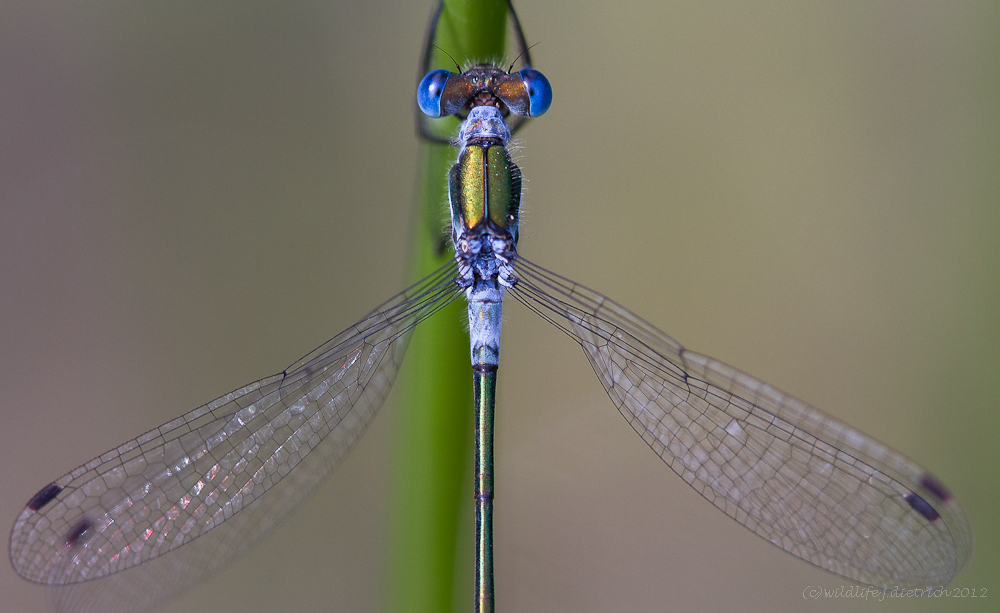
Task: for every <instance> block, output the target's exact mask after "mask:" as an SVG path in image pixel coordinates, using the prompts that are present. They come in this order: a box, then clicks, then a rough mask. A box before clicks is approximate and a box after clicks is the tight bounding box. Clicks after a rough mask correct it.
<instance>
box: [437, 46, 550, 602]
mask: <svg viewBox="0 0 1000 613" xmlns="http://www.w3.org/2000/svg"><path fill="white" fill-rule="evenodd" d="M417 100H418V102H419V104H420V108H421V110H422V111H423V112H424V113H425V114H427V115H429V116H431V117H439V116H440V115H441V114H445V113H447V114H452V113H456V112H458V111H460V110H462V109H464V108H466V107H467V106H468V107H469V110H468V115H467V116H466V118H465V121H464V122H463V123H462V127H461V129H460V130H459V134H458V145H459V154H458V162H457V163H456V164H455V166H453V167H452V169H451V171H450V172H449V173H448V195H449V202H450V208H451V225H452V242H453V243H454V246H455V260H456V262H457V263H458V271H459V278H458V284H459V285H460V286H462V287H464V288H465V292H466V298H467V299H468V303H469V344H470V348H471V354H472V371H473V396H474V398H475V405H476V407H475V408H476V459H475V498H476V587H475V610H476V611H477V612H486V611H492V610H493V606H494V593H493V591H494V590H493V412H494V406H495V401H496V394H495V391H496V375H497V367H498V366H499V363H500V328H501V323H502V322H503V298H504V292H505V291H506V290H507V289H508V288H512V287H513V286H514V283H516V279H515V276H514V269H513V266H512V264H513V261H514V259H515V258H516V257H517V237H518V234H517V230H518V220H519V217H520V206H521V171H520V169H518V167H517V165H516V164H514V162H513V161H512V160H511V158H510V153H509V152H508V151H507V142H508V141H509V140H510V130H509V129H508V128H507V123H506V122H505V121H504V118H503V113H502V112H501V109H509V110H510V111H511V112H514V113H515V114H518V115H521V116H525V117H537V116H538V115H541V114H542V113H544V112H545V111H546V110H548V107H549V103H550V102H551V100H552V90H551V87H550V86H549V83H548V80H547V79H546V78H545V77H544V76H543V75H542V74H541V73H539V72H538V71H536V70H532V69H530V68H528V69H525V70H522V71H520V72H519V73H518V74H510V73H509V72H507V71H504V70H502V69H500V68H498V67H496V66H492V65H477V66H473V67H472V68H470V69H468V70H465V71H462V72H460V73H458V74H452V73H449V72H448V71H445V70H435V71H432V72H430V73H428V74H427V76H426V77H424V79H423V80H421V82H420V85H419V86H418V88H417Z"/></svg>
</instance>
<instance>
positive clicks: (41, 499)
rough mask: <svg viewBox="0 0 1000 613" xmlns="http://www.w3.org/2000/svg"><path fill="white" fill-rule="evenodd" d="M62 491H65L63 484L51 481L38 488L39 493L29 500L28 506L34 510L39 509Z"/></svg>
mask: <svg viewBox="0 0 1000 613" xmlns="http://www.w3.org/2000/svg"><path fill="white" fill-rule="evenodd" d="M61 491H63V488H62V486H60V485H56V484H55V483H50V484H48V485H46V486H45V487H43V488H42V489H40V490H38V493H37V494H35V495H34V496H32V497H31V500H29V501H28V504H27V505H26V506H27V507H28V508H29V509H31V510H32V511H37V510H38V509H40V508H42V507H44V506H45V505H47V504H49V503H50V502H52V500H53V499H54V498H55V497H56V496H58V495H59V492H61Z"/></svg>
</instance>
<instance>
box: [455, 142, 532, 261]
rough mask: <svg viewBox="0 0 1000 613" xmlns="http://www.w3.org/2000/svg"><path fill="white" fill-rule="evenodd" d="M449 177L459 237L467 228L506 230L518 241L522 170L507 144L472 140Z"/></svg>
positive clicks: (515, 241) (475, 229)
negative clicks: (511, 156)
mask: <svg viewBox="0 0 1000 613" xmlns="http://www.w3.org/2000/svg"><path fill="white" fill-rule="evenodd" d="M448 179H449V192H450V194H449V195H450V200H451V217H452V227H453V228H454V230H455V233H456V238H458V234H459V233H465V232H470V233H473V234H478V233H480V232H483V231H487V230H490V229H491V230H494V231H495V230H506V231H507V232H510V235H511V237H513V239H514V243H515V244H517V221H518V214H519V212H520V208H521V170H520V169H519V168H518V167H517V165H515V164H514V162H512V161H511V159H510V155H509V154H508V153H507V149H506V148H505V147H504V146H503V145H499V144H494V143H490V142H485V143H481V144H480V143H472V144H469V145H468V146H467V147H466V148H465V150H463V151H462V153H461V155H460V156H459V158H458V163H457V164H455V165H454V166H452V168H451V172H450V173H448Z"/></svg>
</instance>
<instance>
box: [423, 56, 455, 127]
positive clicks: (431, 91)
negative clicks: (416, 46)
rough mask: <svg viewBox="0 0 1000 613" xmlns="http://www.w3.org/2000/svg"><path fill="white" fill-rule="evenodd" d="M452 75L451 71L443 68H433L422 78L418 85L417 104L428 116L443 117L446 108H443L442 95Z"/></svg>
mask: <svg viewBox="0 0 1000 613" xmlns="http://www.w3.org/2000/svg"><path fill="white" fill-rule="evenodd" d="M450 77H451V73H450V72H448V71H447V70H445V69H443V68H439V69H437V70H432V71H430V72H428V73H427V75H426V76H425V77H424V78H423V79H421V80H420V85H418V86H417V106H419V107H420V110H421V111H423V113H424V115H427V116H428V117H443V116H444V110H443V109H442V108H441V97H442V96H443V95H444V86H445V83H447V82H448V79H449V78H450Z"/></svg>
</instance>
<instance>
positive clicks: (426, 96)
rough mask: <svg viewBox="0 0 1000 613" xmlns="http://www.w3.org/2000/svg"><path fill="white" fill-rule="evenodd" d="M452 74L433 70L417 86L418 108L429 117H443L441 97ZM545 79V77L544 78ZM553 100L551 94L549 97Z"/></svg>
mask: <svg viewBox="0 0 1000 613" xmlns="http://www.w3.org/2000/svg"><path fill="white" fill-rule="evenodd" d="M450 76H451V73H450V72H448V71H447V70H445V69H443V68H439V69H437V70H432V71H430V72H428V73H427V76H425V77H424V78H423V79H421V80H420V85H418V86H417V106H419V107H420V110H421V111H423V112H424V115H427V116H428V117H442V116H443V114H444V111H443V109H442V108H441V97H442V96H443V95H444V85H445V83H447V82H448V77H450ZM542 78H543V79H544V77H542ZM549 97H550V98H551V97H552V96H551V94H550V95H549Z"/></svg>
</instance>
